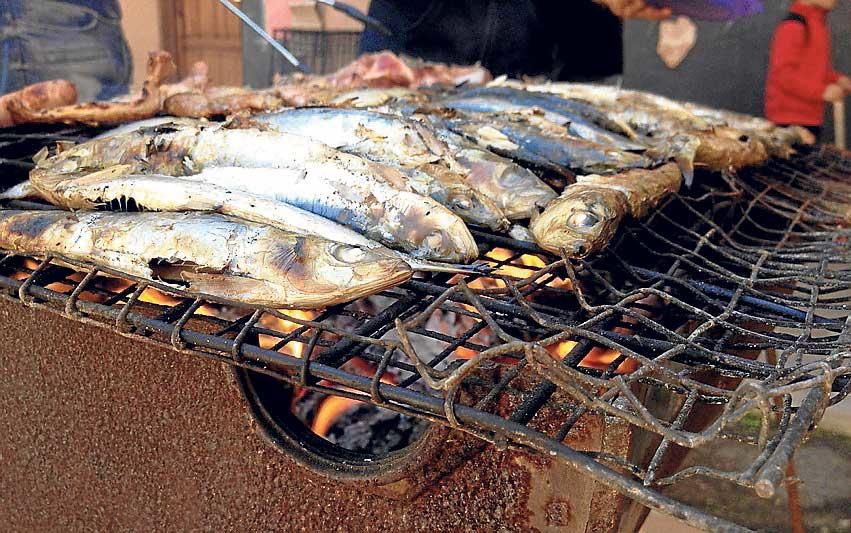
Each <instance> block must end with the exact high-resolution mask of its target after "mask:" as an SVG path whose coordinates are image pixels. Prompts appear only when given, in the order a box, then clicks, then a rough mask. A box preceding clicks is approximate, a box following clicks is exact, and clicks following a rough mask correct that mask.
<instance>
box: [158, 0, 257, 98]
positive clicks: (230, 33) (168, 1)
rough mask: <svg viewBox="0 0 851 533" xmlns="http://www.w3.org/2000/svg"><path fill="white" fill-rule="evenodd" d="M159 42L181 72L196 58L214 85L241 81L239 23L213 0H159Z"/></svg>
mask: <svg viewBox="0 0 851 533" xmlns="http://www.w3.org/2000/svg"><path fill="white" fill-rule="evenodd" d="M160 16H161V17H162V21H161V27H162V31H163V45H164V47H165V48H166V50H168V51H170V52H171V53H173V54H174V56H175V62H176V63H177V68H178V72H180V74H181V75H182V74H183V73H185V72H187V70H188V69H189V66H190V65H192V63H194V62H196V61H205V62H206V63H207V65H209V67H210V81H211V83H212V84H214V85H242V84H243V82H242V40H241V29H242V26H241V24H240V22H239V19H237V18H236V17H235V16H233V14H232V13H230V12H229V11H228V10H227V9H225V8H224V7H223V6H222V5H221V4H219V3H218V2H217V1H216V0H160Z"/></svg>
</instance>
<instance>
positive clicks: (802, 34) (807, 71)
mask: <svg viewBox="0 0 851 533" xmlns="http://www.w3.org/2000/svg"><path fill="white" fill-rule="evenodd" d="M835 6H836V0H797V1H795V2H794V3H793V4H792V6H791V7H790V10H789V15H788V16H787V17H786V19H784V20H783V22H781V23H780V25H779V26H778V27H777V30H776V31H775V33H774V39H773V41H772V43H771V56H770V60H769V66H768V78H767V80H766V88H765V116H766V118H768V119H769V120H771V121H772V122H775V123H777V124H780V125H784V126H788V125H796V126H804V127H805V128H807V129H808V130H810V131H811V132H812V133H813V134H814V135H815V136H816V138H818V136H819V134H820V133H821V126H822V124H823V122H824V104H825V102H838V101H841V100H842V99H843V98H845V96H847V95H848V94H849V93H851V80H849V79H848V76H844V75H842V74H839V73H838V72H836V71H835V70H834V69H833V62H832V60H831V42H830V29H829V27H828V25H827V14H828V13H829V12H830V11H832V10H833V8H834V7H835Z"/></svg>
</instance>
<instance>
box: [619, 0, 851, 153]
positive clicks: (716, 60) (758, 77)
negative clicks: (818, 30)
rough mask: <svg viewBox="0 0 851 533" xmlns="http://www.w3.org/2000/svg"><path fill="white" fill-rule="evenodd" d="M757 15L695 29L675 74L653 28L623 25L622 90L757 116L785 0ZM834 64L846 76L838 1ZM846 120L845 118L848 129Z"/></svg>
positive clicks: (849, 44)
mask: <svg viewBox="0 0 851 533" xmlns="http://www.w3.org/2000/svg"><path fill="white" fill-rule="evenodd" d="M765 4H766V9H765V12H764V13H763V14H761V15H758V16H755V17H750V18H747V19H742V20H740V21H737V22H734V23H732V24H718V23H699V29H698V40H697V45H695V47H694V49H693V50H692V51H691V53H690V54H689V56H688V57H687V58H686V59H685V61H683V63H682V64H681V65H680V66H679V68H677V69H676V70H670V69H668V68H667V67H666V66H665V65H664V64H663V63H662V61H661V60H660V59H659V57H658V56H657V55H656V41H657V38H658V31H657V23H649V22H637V21H632V22H629V23H627V25H626V34H625V40H626V67H625V75H624V85H625V86H627V87H633V88H640V89H647V90H651V91H655V92H658V93H661V94H664V95H667V96H672V97H674V98H680V99H685V100H693V101H696V102H700V103H704V104H709V105H714V106H718V107H724V108H728V109H734V110H736V111H742V112H746V113H751V114H755V115H762V102H763V88H764V86H765V69H766V65H767V64H768V52H769V46H770V42H771V35H772V33H773V31H774V28H775V26H776V25H777V23H778V22H779V21H780V20H781V19H782V18H783V17H784V16H785V14H786V13H787V12H788V8H789V4H790V2H789V0H765ZM830 22H831V27H832V30H833V48H834V64H835V66H836V68H837V70H840V71H842V72H845V73H851V2H847V1H844V0H840V2H839V7H838V8H837V9H836V11H834V12H833V13H831V15H830ZM826 119H827V122H825V126H826V128H825V130H826V139H825V140H828V141H829V140H832V138H833V113H832V111H831V110H830V108H828V111H827V115H826ZM849 119H851V117H846V121H848V122H849V124H847V125H846V127H847V128H851V120H849Z"/></svg>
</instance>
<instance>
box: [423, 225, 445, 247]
mask: <svg viewBox="0 0 851 533" xmlns="http://www.w3.org/2000/svg"><path fill="white" fill-rule="evenodd" d="M444 242H445V238H444V235H443V232H442V231H440V230H439V229H436V230H434V231H432V232H431V233H429V234H428V236H427V237H426V238H425V244H426V246H428V248H429V249H431V250H440V249H442V248H443V245H444Z"/></svg>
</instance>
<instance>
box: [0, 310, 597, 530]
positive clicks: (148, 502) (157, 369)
mask: <svg viewBox="0 0 851 533" xmlns="http://www.w3.org/2000/svg"><path fill="white" fill-rule="evenodd" d="M0 324H1V325H2V326H1V327H0V346H3V356H2V358H0V372H2V380H0V401H2V402H3V409H2V411H0V461H2V463H3V465H4V466H3V469H2V476H0V509H2V511H0V530H3V531H24V530H26V531H32V530H63V531H80V530H93V529H95V530H116V529H121V530H125V529H129V530H145V531H149V530H152V529H168V530H188V529H204V530H255V531H256V530H290V531H293V530H301V531H306V530H317V531H320V530H321V531H328V530H337V531H400V530H404V531H458V530H459V529H461V530H477V531H497V530H520V531H528V530H532V528H531V527H530V522H529V521H530V519H531V517H532V514H535V515H536V516H539V517H541V518H544V520H546V521H547V522H549V523H550V525H553V526H554V525H557V524H558V525H561V524H560V522H562V521H564V520H568V521H570V520H572V519H575V518H577V517H579V516H583V515H584V516H586V517H587V513H588V509H589V508H590V507H591V506H590V505H589V502H588V501H587V500H586V496H587V495H588V494H590V493H591V492H592V489H593V485H594V484H593V483H591V482H590V481H589V480H588V479H587V478H584V477H581V476H578V475H576V474H575V472H572V471H569V469H566V468H565V467H561V466H559V467H558V468H555V469H552V470H550V469H549V468H548V466H547V465H546V463H547V462H546V461H545V462H544V463H543V464H542V463H541V462H539V461H534V460H531V457H529V456H525V455H523V454H518V453H515V452H500V451H498V450H496V449H495V448H494V447H492V446H489V447H487V448H486V450H485V451H484V452H483V453H481V454H478V455H476V456H475V457H474V458H473V459H472V460H470V461H469V462H468V463H467V464H465V465H464V466H462V467H461V468H459V469H457V470H456V471H455V472H453V473H452V474H451V475H450V476H449V477H446V478H444V479H443V480H441V481H439V482H437V483H436V484H435V485H434V486H432V487H430V488H428V489H427V490H426V491H424V493H423V494H422V495H421V496H420V497H419V498H417V499H415V500H413V501H394V500H390V499H387V498H382V497H380V496H376V495H371V494H369V493H367V492H365V491H364V490H359V489H358V488H357V487H353V486H352V485H346V484H339V483H333V482H329V481H326V480H324V479H322V478H319V477H318V476H316V475H313V474H311V473H309V472H307V471H306V470H304V469H302V468H301V467H299V466H297V465H296V464H295V463H293V462H292V461H291V460H289V459H288V458H287V457H286V456H284V455H283V454H282V453H280V452H278V451H277V450H275V449H272V448H271V447H270V446H269V445H268V444H267V443H266V442H265V441H264V440H263V439H262V438H261V437H260V436H258V435H257V434H255V433H254V431H253V429H252V427H251V422H250V420H249V418H248V417H247V415H246V411H245V409H244V406H243V404H242V402H241V400H240V397H239V393H238V392H237V391H236V390H235V389H234V387H233V386H232V385H231V383H230V379H229V373H228V372H227V371H226V369H225V368H224V367H223V366H222V365H221V364H218V363H212V362H209V361H205V360H202V359H200V358H197V357H191V356H187V355H182V354H179V353H176V352H173V351H170V350H167V349H161V348H156V347H152V346H150V345H147V344H143V343H139V342H134V341H131V340H128V339H126V338H123V337H120V336H118V335H116V334H113V333H109V332H108V331H106V330H103V329H101V328H94V327H91V326H87V325H84V324H80V323H75V322H71V321H69V320H67V319H64V318H61V317H58V316H56V315H54V314H51V313H48V312H45V311H41V310H32V309H28V308H26V307H24V306H22V305H20V304H18V303H12V302H8V301H5V300H3V301H0ZM598 438H599V437H598ZM533 478H537V480H533ZM542 480H543V481H542ZM554 480H557V482H555V481H554ZM551 481H553V482H554V483H555V484H556V486H559V487H562V488H561V489H559V490H558V491H556V493H555V494H553V493H552V491H550V495H549V497H547V498H546V499H545V501H543V502H542V504H543V505H545V506H546V507H545V508H544V509H543V510H537V509H535V510H530V504H529V501H530V485H540V484H541V483H550V482H551ZM580 495H581V496H580ZM565 502H568V503H565ZM568 510H569V512H568ZM562 527H563V526H562Z"/></svg>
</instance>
